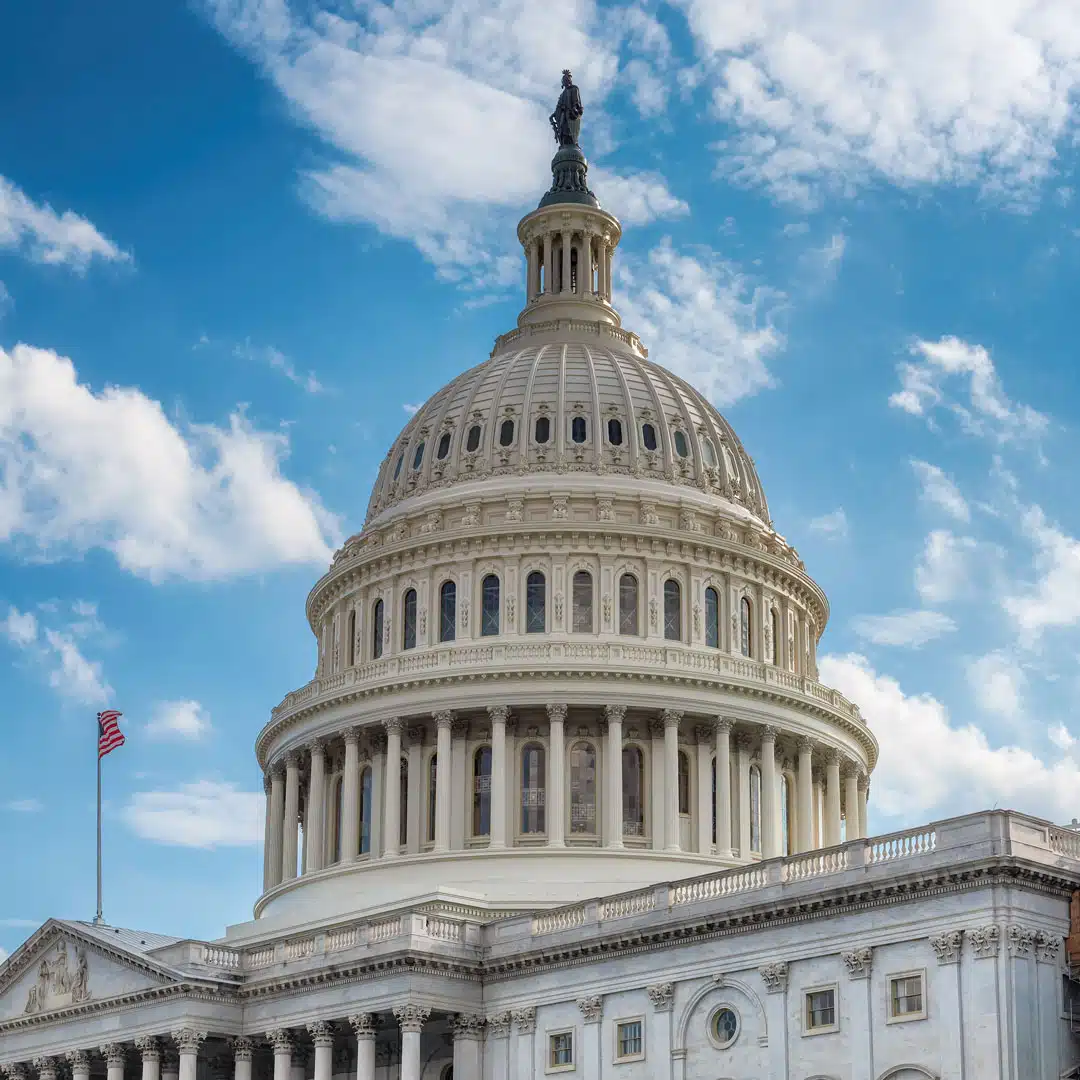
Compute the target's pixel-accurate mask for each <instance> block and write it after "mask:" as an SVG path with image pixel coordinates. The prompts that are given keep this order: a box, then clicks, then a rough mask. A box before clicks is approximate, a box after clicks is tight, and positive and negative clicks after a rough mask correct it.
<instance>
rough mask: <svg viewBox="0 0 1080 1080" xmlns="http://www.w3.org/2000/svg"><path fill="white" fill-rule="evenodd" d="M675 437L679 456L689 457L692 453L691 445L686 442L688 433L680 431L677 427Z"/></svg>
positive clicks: (676, 451)
mask: <svg viewBox="0 0 1080 1080" xmlns="http://www.w3.org/2000/svg"><path fill="white" fill-rule="evenodd" d="M674 439H675V453H676V454H678V455H679V457H681V458H684V457H687V456H688V455H689V453H690V447H689V446H688V445H687V442H686V434H685V433H684V432H682V431H680V430H679V429H678V428H676V429H675V435H674Z"/></svg>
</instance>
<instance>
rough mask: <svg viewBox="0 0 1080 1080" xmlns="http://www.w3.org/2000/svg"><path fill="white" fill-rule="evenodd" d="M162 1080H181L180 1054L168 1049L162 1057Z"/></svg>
mask: <svg viewBox="0 0 1080 1080" xmlns="http://www.w3.org/2000/svg"><path fill="white" fill-rule="evenodd" d="M161 1080H180V1055H179V1054H177V1053H176V1052H175V1051H172V1050H166V1051H165V1052H164V1053H163V1055H162V1058H161Z"/></svg>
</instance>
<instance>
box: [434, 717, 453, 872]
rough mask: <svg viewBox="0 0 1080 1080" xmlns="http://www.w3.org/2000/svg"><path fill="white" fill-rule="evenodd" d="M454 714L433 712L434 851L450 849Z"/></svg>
mask: <svg viewBox="0 0 1080 1080" xmlns="http://www.w3.org/2000/svg"><path fill="white" fill-rule="evenodd" d="M453 722H454V714H453V713H452V712H449V711H443V712H437V713H435V848H434V850H435V851H448V850H449V849H450V797H451V794H452V793H451V790H450V775H451V773H450V766H451V757H450V755H451V753H452V752H453V751H452V750H451V749H450V736H451V730H450V729H451V725H452V724H453Z"/></svg>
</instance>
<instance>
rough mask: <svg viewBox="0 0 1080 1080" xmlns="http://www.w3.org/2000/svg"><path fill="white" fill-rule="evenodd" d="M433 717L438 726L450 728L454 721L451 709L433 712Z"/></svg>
mask: <svg viewBox="0 0 1080 1080" xmlns="http://www.w3.org/2000/svg"><path fill="white" fill-rule="evenodd" d="M431 715H432V719H433V720H434V721H435V727H436V728H448V727H451V726H452V725H453V723H454V714H453V712H451V710H450V709H443V710H441V711H440V712H437V713H432V714H431Z"/></svg>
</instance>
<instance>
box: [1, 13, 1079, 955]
mask: <svg viewBox="0 0 1080 1080" xmlns="http://www.w3.org/2000/svg"><path fill="white" fill-rule="evenodd" d="M0 41H4V42H10V43H14V44H17V48H11V47H9V48H8V49H7V50H6V51H5V54H4V62H3V63H2V64H0V100H2V101H3V102H4V103H5V105H6V106H7V107H6V108H4V109H2V110H0V283H2V284H0V671H3V674H4V677H3V687H4V691H5V692H4V699H5V710H6V716H7V717H8V719H7V721H6V723H5V724H4V735H5V751H4V754H3V755H2V756H0V865H2V866H3V868H4V879H5V880H6V881H9V882H13V883H14V887H8V888H6V889H3V890H0V894H2V899H0V955H2V951H3V950H5V949H6V950H7V951H11V950H12V949H13V948H15V947H16V946H17V944H18V943H19V942H20V941H21V940H22V939H23V938H24V937H25V936H26V935H27V934H28V933H29V932H30V930H31V929H32V928H33V927H35V926H37V925H38V924H40V923H41V922H42V921H43V920H44V919H46V918H47V917H49V916H50V915H60V916H66V917H76V918H78V917H84V918H86V917H90V916H91V915H92V914H93V907H94V897H93V890H94V872H93V867H94V840H93V828H94V756H93V741H94V720H93V718H94V713H95V711H96V710H97V709H99V708H101V707H103V706H104V705H111V706H114V707H117V708H120V709H122V710H123V712H124V714H125V718H124V722H123V723H124V727H125V730H126V732H127V734H128V738H129V741H128V744H127V746H125V747H124V748H123V749H122V750H121V751H119V752H117V753H116V754H114V755H112V756H111V757H110V758H109V759H107V761H106V763H105V772H106V795H107V803H106V847H105V854H106V864H107V878H106V915H107V916H108V917H109V919H110V920H111V921H114V922H116V923H118V924H123V925H134V926H139V927H142V928H145V929H150V930H160V931H164V932H172V933H177V934H186V935H193V936H212V935H216V934H218V933H220V932H221V929H222V927H223V926H224V925H225V924H226V923H227V922H235V921H240V920H242V919H244V918H246V917H247V916H248V915H249V913H250V905H251V902H252V900H253V898H254V895H255V893H256V892H257V890H258V886H259V876H260V873H261V856H260V852H259V847H258V844H259V841H260V833H261V824H260V821H259V811H260V803H261V783H260V777H259V774H258V771H257V769H256V767H255V764H254V758H253V754H252V744H253V740H254V738H255V735H256V733H257V731H258V730H259V728H260V727H261V725H262V724H263V723H264V722H265V720H266V718H267V716H268V713H269V710H270V708H271V707H272V706H273V705H274V704H275V703H276V702H277V701H279V700H280V699H281V698H282V697H283V696H284V695H285V693H287V692H288V691H289V690H290V689H293V688H295V687H298V686H301V685H302V684H303V683H305V682H306V681H307V679H308V678H309V677H310V675H311V673H312V670H313V665H314V655H315V649H314V641H313V639H312V637H311V634H310V631H309V630H308V629H307V627H306V624H305V621H304V615H303V607H304V599H305V596H306V593H307V590H308V589H309V588H310V586H311V584H312V583H313V582H314V580H315V579H316V577H317V576H318V575H319V574H320V573H321V572H322V570H323V568H324V567H325V565H326V564H327V561H328V559H329V557H330V554H331V552H332V550H333V549H334V547H335V546H336V545H337V544H338V543H340V541H341V539H342V538H343V537H345V536H348V535H349V534H350V533H352V532H354V531H356V530H358V529H359V527H360V525H361V523H362V520H363V514H364V511H365V508H366V504H367V496H368V490H369V487H370V484H371V482H372V480H373V478H374V475H375V470H376V467H377V464H378V462H379V460H380V459H381V457H382V455H383V454H384V452H385V449H386V447H387V446H388V445H389V443H390V442H391V441H392V439H393V438H394V436H395V435H396V433H397V431H398V430H399V428H400V427H401V425H402V424H403V423H404V422H405V421H406V419H407V414H408V409H409V406H410V405H415V404H417V403H419V402H421V401H423V400H424V398H425V397H427V396H428V395H429V394H431V393H433V392H434V391H435V390H436V389H438V387H439V386H441V385H442V384H443V383H444V382H446V381H447V380H448V379H449V378H451V377H452V376H453V375H455V374H456V373H458V372H459V371H461V370H462V369H464V368H465V367H467V366H470V365H472V364H474V363H476V362H478V361H479V360H481V359H483V358H484V357H486V356H487V354H488V352H489V350H490V347H491V342H492V340H493V338H494V336H495V335H496V334H498V333H500V332H503V331H505V330H506V329H508V328H509V327H510V326H512V325H513V321H514V318H515V316H516V314H517V311H518V309H519V307H520V305H521V302H522V297H521V281H522V278H523V268H522V265H521V261H520V258H519V251H518V250H517V246H516V240H515V235H514V225H515V223H516V221H517V219H518V218H519V217H520V216H521V215H522V214H523V213H525V212H527V211H528V210H529V209H530V208H531V207H533V206H535V203H536V201H537V199H538V197H539V195H540V194H541V193H542V192H543V190H544V189H545V187H546V186H547V183H548V171H547V170H548V159H549V157H550V153H551V149H552V147H551V142H550V133H549V132H548V130H547V128H546V121H545V117H546V114H547V112H548V111H550V108H551V106H552V105H553V103H554V100H555V95H556V94H557V91H558V82H559V72H560V71H561V69H562V68H563V67H565V66H570V67H572V68H573V69H574V72H575V76H576V78H577V81H578V83H579V84H580V85H581V87H582V93H583V97H584V100H585V104H586V108H587V112H586V116H585V126H584V134H583V142H584V144H585V149H586V152H587V153H588V154H589V156H590V160H591V163H592V166H591V172H590V177H591V180H592V186H593V188H594V190H595V191H596V193H597V195H598V196H599V198H600V200H601V202H602V203H603V205H605V206H606V207H607V208H609V209H611V210H612V211H613V212H614V213H616V214H617V215H618V216H619V217H620V218H621V220H622V221H623V224H624V240H623V244H622V246H621V247H620V249H619V256H618V272H617V278H616V304H617V306H618V307H619V308H620V310H621V311H622V313H623V317H624V324H625V325H627V326H629V327H631V328H632V329H634V330H636V331H638V332H639V333H641V335H642V336H643V338H644V339H645V340H646V342H647V343H648V345H649V347H650V350H651V355H652V357H653V358H654V359H656V360H657V361H659V362H660V363H662V364H665V365H667V366H669V367H671V368H673V369H674V370H676V371H677V372H679V373H680V374H683V375H685V376H686V377H688V378H690V379H691V380H692V381H694V382H695V383H696V384H697V385H699V386H700V387H701V388H702V389H704V390H705V391H707V392H708V393H709V394H710V396H711V397H712V399H713V400H714V401H715V402H716V404H717V405H718V406H720V407H721V408H722V409H723V410H724V412H725V414H726V415H727V416H728V417H729V419H730V420H731V421H732V423H733V424H734V425H735V427H736V429H737V430H738V432H739V433H740V435H741V437H742V439H743V441H744V443H745V444H746V446H747V447H748V449H749V450H750V452H751V453H752V454H753V455H754V457H755V460H756V462H757V465H758V470H759V472H760V475H761V477H762V480H763V483H764V485H765V489H766V492H767V494H768V496H769V499H770V505H771V509H772V512H773V517H774V521H775V524H776V527H777V529H778V530H779V531H780V532H781V533H783V534H784V535H785V536H786V537H787V538H788V539H789V540H790V541H791V542H793V543H794V544H795V545H796V546H797V547H798V548H799V550H800V553H801V554H802V556H803V557H804V559H805V560H806V563H807V565H808V567H809V569H810V571H811V572H812V573H813V574H814V576H815V577H816V578H817V580H818V581H819V582H820V583H821V584H822V586H823V587H824V588H825V590H826V592H827V594H828V596H829V598H830V601H831V604H832V619H831V622H830V624H829V627H828V629H827V632H826V637H825V639H824V642H823V643H822V648H821V654H822V662H821V670H822V676H823V679H824V681H826V682H831V683H832V684H833V685H836V686H837V687H839V688H840V689H841V690H843V691H844V692H845V693H847V694H848V695H849V696H850V697H852V698H853V699H854V700H856V701H857V702H858V703H859V704H860V705H861V707H862V708H863V711H864V713H865V715H866V716H867V718H868V720H869V722H870V723H871V725H872V726H873V727H874V729H875V731H876V733H877V735H878V737H879V740H880V742H881V745H882V761H881V764H880V766H879V768H878V770H877V771H876V772H875V774H874V778H873V781H872V788H871V806H870V817H871V825H872V827H873V828H874V829H876V830H877V831H885V830H888V829H892V828H899V827H903V826H906V825H913V824H917V823H919V822H923V821H926V820H930V819H933V818H936V817H942V816H947V815H949V814H953V813H959V812H964V811H967V810H974V809H979V808H984V807H987V806H992V805H995V804H996V805H1000V806H1012V807H1016V808H1019V809H1024V810H1028V811H1030V812H1033V813H1037V814H1040V815H1046V816H1049V817H1051V818H1054V819H1056V820H1066V821H1067V820H1069V819H1071V818H1072V817H1073V816H1074V815H1077V816H1080V806H1078V804H1077V800H1076V798H1075V792H1076V791H1077V790H1080V786H1078V783H1080V764H1078V762H1080V747H1078V745H1077V742H1076V740H1077V738H1080V721H1077V720H1076V719H1075V715H1074V714H1075V709H1074V707H1073V702H1074V701H1075V700H1076V697H1077V692H1078V691H1080V678H1078V675H1077V670H1078V665H1077V659H1078V653H1080V633H1078V625H1080V539H1078V537H1080V501H1078V500H1077V498H1076V495H1075V490H1076V481H1075V462H1076V461H1077V460H1078V457H1080V453H1078V451H1080V438H1078V432H1077V418H1078V416H1080V374H1078V365H1077V363H1076V347H1075V330H1074V320H1073V312H1074V310H1075V305H1076V301H1075V297H1076V295H1077V289H1078V285H1080V214H1078V213H1077V199H1076V196H1075V193H1074V186H1075V180H1074V173H1075V167H1076V161H1077V153H1076V136H1077V132H1078V125H1077V109H1078V105H1077V102H1076V96H1077V91H1078V88H1080V13H1078V11H1077V9H1076V6H1075V4H1074V3H1072V2H1071V0H1043V2H1041V3H1039V4H1037V5H1036V4H1034V3H1031V4H1011V3H1010V4H1006V3H1004V2H1003V0H980V2H978V3H975V2H974V0H970V2H956V3H950V4H947V5H946V4H939V3H935V2H932V0H922V2H917V3H912V4H908V5H904V6H903V7H902V8H900V9H897V7H896V5H895V4H889V3H886V2H884V0H870V2H867V3H865V4H861V5H851V4H849V3H846V2H842V0H825V2H822V0H740V2H739V3H734V2H731V3H729V2H726V0H683V2H679V3H670V4H669V3H653V2H646V0H641V2H639V3H637V4H633V5H627V4H610V3H599V2H594V0H550V2H549V3H546V4H544V5H536V4H532V3H529V2H528V0H455V2H454V3H453V4H451V3H450V2H449V0H429V2H428V3H425V4H419V3H412V2H410V3H396V4H380V3H376V2H371V3H348V2H341V3H336V4H334V3H331V2H330V0H323V2H318V0H310V2H307V3H301V2H293V3H286V2H285V0H204V2H203V0H200V2H196V3H192V4H184V3H172V2H168V0H162V2H160V3H155V4H144V3H137V2H135V0H117V2H116V3H114V4H112V5H110V12H109V17H108V19H105V18H102V15H101V11H100V9H95V8H94V7H93V6H92V5H86V4H81V3H76V2H73V0H43V2H41V3H39V4H35V5H8V6H7V8H6V9H5V10H4V12H3V13H2V14H0Z"/></svg>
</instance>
